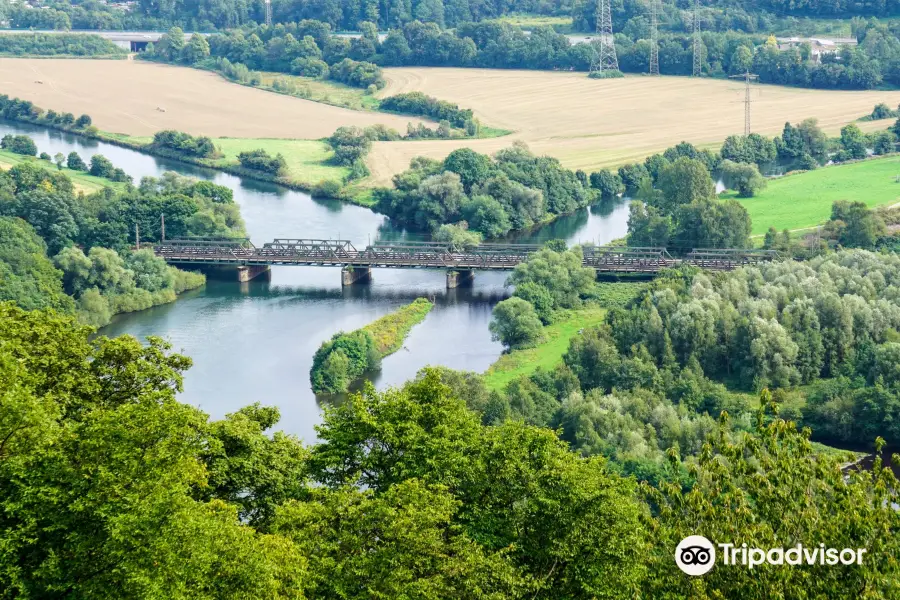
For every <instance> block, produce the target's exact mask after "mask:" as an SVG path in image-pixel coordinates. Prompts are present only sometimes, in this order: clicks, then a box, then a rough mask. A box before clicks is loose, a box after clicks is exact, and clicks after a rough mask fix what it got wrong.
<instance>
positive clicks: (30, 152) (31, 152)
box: [0, 134, 37, 156]
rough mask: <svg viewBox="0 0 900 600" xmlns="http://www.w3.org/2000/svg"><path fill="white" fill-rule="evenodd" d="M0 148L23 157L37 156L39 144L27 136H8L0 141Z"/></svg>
mask: <svg viewBox="0 0 900 600" xmlns="http://www.w3.org/2000/svg"><path fill="white" fill-rule="evenodd" d="M0 148H3V149H4V150H7V151H9V152H13V153H15V154H22V155H23V156H36V155H37V144H35V143H34V140H33V139H31V138H30V137H28V136H27V135H10V134H6V135H4V136H3V138H2V139H0Z"/></svg>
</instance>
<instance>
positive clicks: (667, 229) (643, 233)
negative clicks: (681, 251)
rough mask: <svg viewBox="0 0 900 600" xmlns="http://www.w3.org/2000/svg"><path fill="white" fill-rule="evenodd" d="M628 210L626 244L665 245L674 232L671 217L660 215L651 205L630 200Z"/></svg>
mask: <svg viewBox="0 0 900 600" xmlns="http://www.w3.org/2000/svg"><path fill="white" fill-rule="evenodd" d="M628 210H629V212H628V245H629V246H645V247H647V246H649V247H657V248H658V247H665V246H668V245H669V240H670V238H671V237H672V234H673V233H674V229H673V225H672V217H670V216H661V215H660V214H659V210H657V209H656V208H654V207H653V206H645V205H644V203H643V202H632V203H631V206H629V209H628Z"/></svg>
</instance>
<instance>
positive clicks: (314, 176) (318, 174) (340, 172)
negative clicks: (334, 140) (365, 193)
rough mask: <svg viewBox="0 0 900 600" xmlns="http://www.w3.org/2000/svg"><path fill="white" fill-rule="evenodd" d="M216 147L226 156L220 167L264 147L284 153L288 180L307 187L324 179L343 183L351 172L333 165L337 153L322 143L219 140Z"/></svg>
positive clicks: (314, 141) (278, 140) (273, 152)
mask: <svg viewBox="0 0 900 600" xmlns="http://www.w3.org/2000/svg"><path fill="white" fill-rule="evenodd" d="M213 142H214V143H215V145H216V146H217V147H218V148H219V149H220V150H221V151H222V153H223V154H224V156H223V157H222V158H221V159H219V161H217V162H219V163H220V164H222V165H225V164H234V163H236V162H237V157H238V154H240V153H241V152H244V151H248V150H257V149H259V148H262V149H263V150H265V151H266V152H268V153H269V154H273V155H274V154H279V153H280V154H281V155H282V156H284V160H285V161H287V168H288V174H287V178H288V179H290V180H292V181H295V182H297V183H301V184H305V185H315V184H317V183H319V182H320V181H323V180H332V181H338V182H340V181H343V179H344V177H346V176H347V174H348V173H349V172H350V170H349V169H348V168H347V167H339V166H336V165H332V164H329V163H328V161H329V160H331V157H332V155H333V152H332V151H331V148H329V147H328V145H327V144H325V143H324V142H320V141H318V140H280V139H243V138H242V139H236V138H215V139H214V140H213Z"/></svg>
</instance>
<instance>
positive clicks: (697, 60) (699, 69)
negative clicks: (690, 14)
mask: <svg viewBox="0 0 900 600" xmlns="http://www.w3.org/2000/svg"><path fill="white" fill-rule="evenodd" d="M691 20H692V21H693V25H694V71H693V73H692V74H693V76H694V77H700V76H702V75H703V40H701V39H700V0H694V18H693V19H691Z"/></svg>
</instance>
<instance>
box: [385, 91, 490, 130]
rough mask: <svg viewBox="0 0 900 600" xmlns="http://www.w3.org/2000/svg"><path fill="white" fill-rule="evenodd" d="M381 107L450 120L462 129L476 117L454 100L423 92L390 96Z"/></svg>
mask: <svg viewBox="0 0 900 600" xmlns="http://www.w3.org/2000/svg"><path fill="white" fill-rule="evenodd" d="M381 108H382V109H384V110H390V111H393V112H398V113H405V114H409V115H422V116H425V117H431V118H432V119H434V120H435V121H449V122H450V124H451V125H452V126H453V127H457V128H460V129H462V128H466V127H467V122H470V121H473V119H474V116H473V115H472V111H471V110H469V109H467V108H465V109H463V108H460V107H459V106H457V105H456V104H453V103H452V102H446V101H444V100H438V99H437V98H432V97H431V96H426V95H425V94H423V93H422V92H408V93H405V94H397V95H394V96H388V97H387V98H385V99H384V100H382V101H381ZM467 133H468V131H467ZM476 133H477V132H476ZM470 135H472V134H470Z"/></svg>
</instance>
